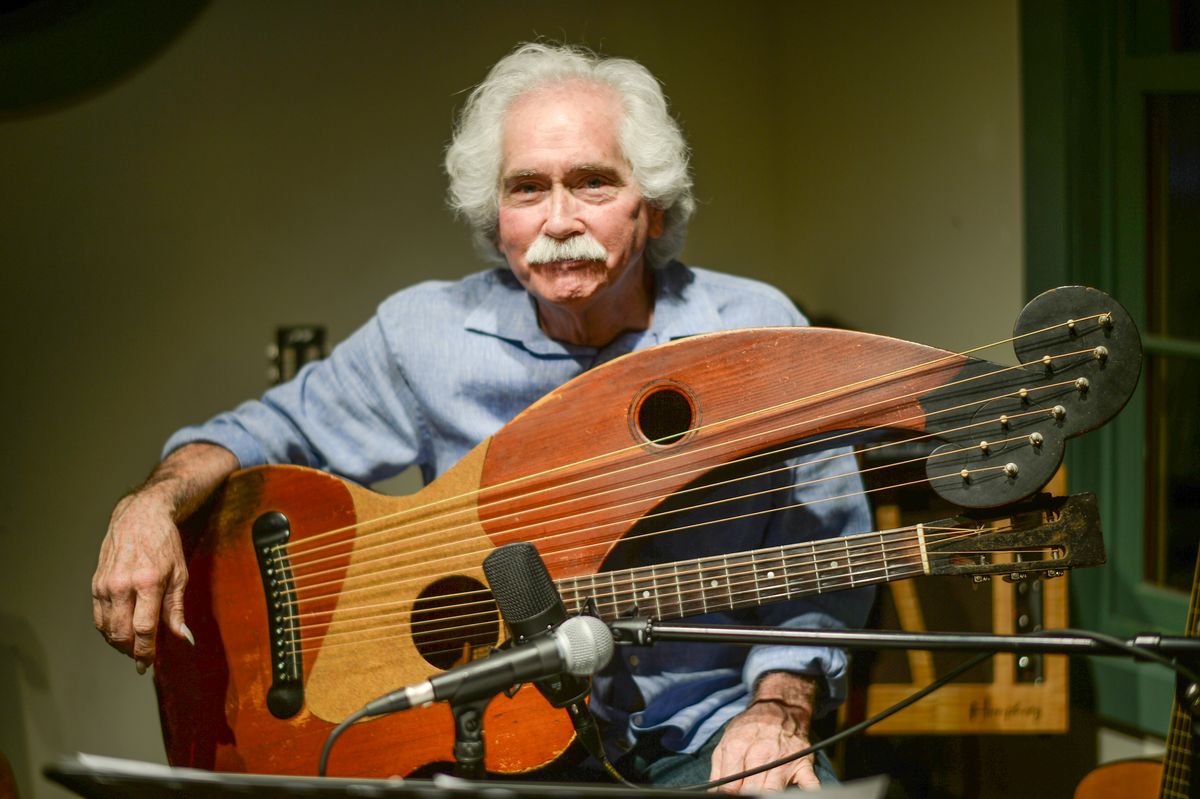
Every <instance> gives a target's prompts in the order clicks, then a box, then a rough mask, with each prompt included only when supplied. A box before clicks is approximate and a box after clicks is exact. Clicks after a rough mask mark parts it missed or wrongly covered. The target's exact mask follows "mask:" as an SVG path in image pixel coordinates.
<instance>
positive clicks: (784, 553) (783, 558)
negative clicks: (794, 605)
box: [779, 547, 792, 599]
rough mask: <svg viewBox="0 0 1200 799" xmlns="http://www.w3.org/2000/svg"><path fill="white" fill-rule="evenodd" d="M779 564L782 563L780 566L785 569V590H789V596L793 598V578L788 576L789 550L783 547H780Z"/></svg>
mask: <svg viewBox="0 0 1200 799" xmlns="http://www.w3.org/2000/svg"><path fill="white" fill-rule="evenodd" d="M779 564H780V568H781V569H782V570H783V588H784V591H786V592H787V598H788V599H791V598H792V581H791V578H790V577H788V567H787V550H785V549H784V548H783V547H780V548H779Z"/></svg>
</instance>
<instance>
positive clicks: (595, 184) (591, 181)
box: [583, 177, 605, 189]
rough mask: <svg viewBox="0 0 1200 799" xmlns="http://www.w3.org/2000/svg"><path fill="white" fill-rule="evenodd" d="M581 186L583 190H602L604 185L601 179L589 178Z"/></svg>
mask: <svg viewBox="0 0 1200 799" xmlns="http://www.w3.org/2000/svg"><path fill="white" fill-rule="evenodd" d="M583 185H584V187H585V188H589V189H602V188H604V185H605V183H604V179H603V178H598V177H590V178H588V179H587V180H585V181H584V182H583Z"/></svg>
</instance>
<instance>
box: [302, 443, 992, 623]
mask: <svg viewBox="0 0 1200 799" xmlns="http://www.w3.org/2000/svg"><path fill="white" fill-rule="evenodd" d="M994 468H1001V467H994ZM957 476H958V475H957V474H954V473H951V474H948V475H941V476H939V477H957ZM923 482H925V481H924V480H914V481H911V482H910V483H906V484H904V485H915V484H919V483H923ZM872 490H873V491H878V490H882V488H877V489H872ZM858 493H859V492H855V493H854V494H845V495H839V496H834V497H827V498H822V499H820V500H812V501H810V502H809V503H795V506H796V507H800V506H804V505H806V504H813V503H815V502H825V501H834V500H837V499H844V498H846V497H849V496H856V495H858ZM862 493H867V492H862ZM785 509H787V508H768V509H764V510H760V511H757V512H754V513H750V514H742V515H740V516H737V517H729V518H726V519H717V520H705V521H702V522H698V523H696V524H693V525H687V526H686V527H685V528H683V529H686V528H689V527H696V526H702V525H708V524H718V523H721V522H725V521H729V520H732V519H736V518H745V517H747V516H756V515H764V514H767V513H774V512H778V511H780V510H785ZM662 532H664V531H655V532H651V533H645V534H642V535H643V536H648V535H659V534H662ZM861 535H864V536H867V537H876V536H877V535H878V534H877V533H873V532H869V533H865V534H861ZM634 537H636V536H634ZM850 538H851V537H849V536H846V537H840V538H838V539H830V541H837V542H839V543H841V544H842V545H843V546H848V544H847V541H848V539H850ZM821 543H824V544H826V545H828V543H829V542H821ZM598 545H602V544H593V545H590V546H598ZM587 546H589V545H584V546H583V547H577V548H576V549H579V548H586V547H587ZM858 546H861V545H858ZM871 546H874V544H871ZM841 557H842V554H841V550H840V548H839V552H838V554H837V555H836V557H827V558H825V559H824V560H825V563H826V564H828V563H830V562H834V561H835V560H836V559H840V558H841ZM372 588H376V589H377V588H379V586H373V587H368V588H366V589H351V590H349V591H347V592H345V593H351V592H353V591H355V590H357V591H362V590H371V589H372ZM474 594H475V595H482V596H487V595H488V594H489V592H487V591H486V589H484V590H481V591H478V592H474ZM333 596H335V595H332V594H331V595H327V598H332V597H333ZM441 598H445V597H439V599H441ZM303 599H304V601H306V602H308V601H309V599H308V598H307V597H306V598H303ZM401 604H407V600H401ZM343 607H344V608H346V609H350V608H353V607H354V606H353V605H344V606H343ZM314 613H316V614H325V615H328V613H329V612H325V611H315V612H311V611H310V612H308V613H307V614H301V616H308V617H310V618H311V616H312V615H314ZM379 615H387V614H377V616H379ZM392 615H394V614H392ZM370 618H372V617H365V618H364V617H359V618H357V619H355V620H353V621H355V622H359V623H361V622H363V621H366V620H369V619H370ZM329 623H330V622H318V623H316V624H309V625H307V627H308V628H309V629H311V628H312V627H314V626H315V627H324V626H327V625H328V624H329ZM302 626H303V625H302ZM360 640H361V639H360Z"/></svg>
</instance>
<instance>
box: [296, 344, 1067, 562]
mask: <svg viewBox="0 0 1200 799" xmlns="http://www.w3.org/2000/svg"><path fill="white" fill-rule="evenodd" d="M1072 354H1079V353H1072ZM1073 385H1074V384H1073V381H1062V382H1059V383H1053V384H1048V385H1045V386H1036V387H1035V388H1034V390H1036V391H1043V390H1049V389H1053V388H1065V387H1069V386H1073ZM1026 392H1027V393H1028V389H1026ZM1019 393H1020V391H1019V390H1018V391H1012V392H1007V393H1005V394H1001V395H997V396H994V397H989V398H986V399H984V400H979V401H975V402H971V403H965V404H963V405H959V406H954V407H950V408H946V409H942V410H941V411H935V412H931V413H930V414H929V416H933V415H937V414H942V413H952V412H958V411H962V410H964V409H967V408H970V407H974V406H977V405H982V404H987V403H989V402H993V401H996V400H999V399H1006V398H1012V397H1014V396H1016V395H1018V394H1019ZM1037 412H1041V411H1040V410H1039V411H1034V412H1031V413H1037ZM1020 416H1021V415H1012V416H1010V417H1009V418H1010V419H1017V418H1019V417H1020ZM917 418H920V417H910V418H909V419H906V420H901V421H912V420H915V419H917ZM1000 421H1001V422H1003V419H1000ZM996 422H997V419H990V420H982V421H978V422H974V423H972V424H970V425H964V426H961V427H958V428H951V429H948V430H944V431H939V432H936V433H929V434H926V435H923V436H915V437H910V438H907V439H904V440H902V441H899V442H887V443H884V444H881V445H877V446H875V447H871V448H866V449H864V450H862V451H864V452H869V451H874V450H879V449H884V448H887V447H892V446H898V445H903V444H910V443H913V442H915V441H920V440H925V439H928V438H935V437H939V436H944V435H947V434H950V433H958V432H963V431H964V430H967V429H970V428H971V427H981V426H986V425H990V424H995V423H996ZM893 424H895V423H894V422H893ZM880 427H882V425H880V426H876V427H874V428H866V429H864V430H856V431H850V432H847V433H839V434H835V435H832V436H827V437H825V438H821V439H818V440H816V441H811V442H807V443H804V444H799V445H795V446H792V447H785V448H781V449H777V450H773V451H771V452H768V453H758V454H755V455H751V456H748V457H746V458H742V459H738V460H736V461H732V462H731V463H739V462H748V461H751V460H754V459H757V458H761V457H765V456H775V455H779V454H781V453H783V452H788V451H794V450H796V449H802V448H805V447H815V446H818V445H826V444H829V443H830V442H831V441H835V440H837V439H839V438H844V437H846V436H853V435H862V434H864V433H870V432H873V431H875V430H877V429H879V428H880ZM993 443H996V442H993ZM839 457H842V455H841V454H836V455H833V456H830V457H828V458H825V459H819V460H810V461H808V463H809V464H813V465H815V464H819V463H822V462H825V461H827V460H832V459H836V458H839ZM792 468H795V466H793V465H788V466H783V467H780V468H778V469H774V470H770V471H766V472H762V471H759V472H756V473H752V474H749V475H744V476H739V477H737V478H733V479H731V480H727V481H723V482H721V483H716V484H713V483H707V484H704V485H700V486H695V487H692V488H684V489H681V490H680V491H677V492H671V493H668V494H660V495H658V496H656V497H651V498H649V499H648V500H647V499H646V498H642V499H640V500H630V501H628V502H625V503H617V504H611V503H610V504H609V505H606V506H604V507H602V508H596V509H592V510H588V511H581V512H578V513H576V514H573V515H568V516H565V517H558V518H555V519H550V520H547V521H543V522H534V523H530V524H527V525H524V526H520V527H516V528H508V529H506V530H501V531H498V532H497V534H498V535H511V534H513V533H515V532H518V531H520V530H523V529H528V528H529V527H535V526H539V525H541V524H546V523H554V522H561V521H563V520H565V519H569V518H573V517H574V516H586V515H593V514H596V513H602V512H606V511H611V510H612V509H614V508H620V507H625V506H627V505H642V504H645V503H646V502H647V501H649V502H657V501H660V500H662V499H665V498H666V497H668V496H672V495H682V494H686V493H690V492H694V491H707V490H710V489H711V488H712V487H714V486H719V485H724V484H727V483H733V482H737V481H739V480H751V479H756V478H759V477H762V476H765V475H769V474H772V473H775V472H779V471H782V470H785V469H792ZM708 469H709V467H708V466H703V467H699V468H697V469H695V470H693V471H695V472H702V471H707V470H708ZM691 473H692V472H685V473H684V474H691ZM672 477H673V475H665V476H662V477H659V478H654V479H651V480H647V481H643V482H642V483H634V484H631V485H623V486H617V487H614V488H610V489H605V490H602V491H594V492H592V493H591V494H585V495H583V496H576V497H569V498H567V499H563V500H560V501H558V502H555V503H549V504H546V505H543V506H542V509H547V508H553V507H557V506H559V505H563V504H574V503H577V502H579V501H581V500H590V499H595V498H597V497H600V496H603V495H606V494H610V493H614V492H628V491H630V490H632V489H638V488H643V487H646V486H649V485H652V484H654V483H656V482H661V481H663V480H667V479H672ZM734 499H735V500H736V499H738V498H736V497H735V498H734ZM685 510H688V508H680V509H678V510H677V511H672V512H678V511H685ZM519 513H520V512H519V511H518V512H514V513H510V514H507V515H502V516H496V517H492V518H490V519H489V520H488V521H489V522H491V523H494V522H497V521H501V520H503V519H506V518H510V517H512V516H515V515H519ZM637 518H641V516H640V515H639V516H638V517H637ZM429 521H431V520H421V523H428V522H429ZM472 524H473V523H472V522H464V523H462V524H459V525H457V526H452V527H442V528H436V529H434V530H431V531H430V532H428V533H423V534H420V535H415V536H409V537H408V538H406V539H404V540H403V541H398V540H388V541H385V542H382V543H376V544H368V545H366V546H365V547H363V546H359V544H360V542H362V541H363V540H365V539H369V538H372V537H375V536H378V535H379V534H380V532H384V531H380V532H376V533H368V534H360V535H359V536H347V537H345V538H343V539H341V540H340V541H337V542H333V543H330V544H325V545H324V546H322V547H320V549H322V550H327V549H328V548H330V547H332V546H337V545H342V546H344V545H346V544H348V543H353V544H354V551H355V555H356V564H359V565H362V564H366V563H369V562H371V561H372V560H373V558H371V557H364V555H365V554H366V553H367V552H369V551H371V550H374V549H380V548H385V547H393V546H395V545H397V544H413V543H416V542H417V541H418V540H420V539H422V538H427V537H429V536H434V535H437V536H444V535H445V533H447V532H453V531H455V530H460V529H463V528H467V527H471V526H472ZM348 529H350V530H352V529H353V528H348ZM396 529H401V528H396ZM447 546H453V542H451V543H448V544H441V545H438V546H435V547H431V548H427V549H424V550H421V549H417V550H415V553H416V554H424V553H425V552H428V551H430V550H432V549H438V548H444V547H447ZM287 552H288V556H289V565H291V566H292V567H293V569H295V570H296V572H297V574H296V579H297V582H300V579H299V578H301V577H305V578H307V577H312V576H315V575H319V574H322V573H329V572H336V571H340V569H330V570H328V571H327V572H304V571H301V570H302V569H303V567H307V566H313V565H318V564H320V563H322V562H326V563H327V562H330V561H335V562H336V561H340V560H343V559H344V558H345V556H346V554H347V553H346V552H345V551H342V552H337V553H333V554H330V555H326V556H324V557H323V558H319V559H315V560H310V559H306V558H302V557H299V556H295V555H294V554H293V553H292V551H291V547H288V549H287ZM412 552H414V550H408V551H402V552H399V553H391V554H388V555H384V556H382V557H383V558H384V559H385V560H386V559H389V558H392V559H394V558H403V557H406V556H408V555H409V554H410V553H412ZM310 554H311V551H310Z"/></svg>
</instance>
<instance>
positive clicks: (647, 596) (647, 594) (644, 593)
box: [642, 591, 650, 599]
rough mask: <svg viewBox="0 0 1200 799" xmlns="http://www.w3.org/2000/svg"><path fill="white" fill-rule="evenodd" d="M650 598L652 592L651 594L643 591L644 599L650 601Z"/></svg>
mask: <svg viewBox="0 0 1200 799" xmlns="http://www.w3.org/2000/svg"><path fill="white" fill-rule="evenodd" d="M649 597H650V592H649V591H643V592H642V598H643V599H648V598H649Z"/></svg>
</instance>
